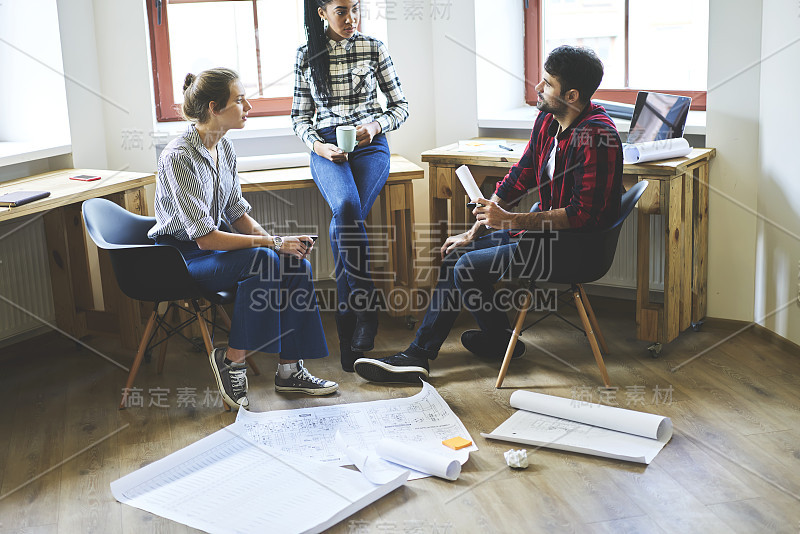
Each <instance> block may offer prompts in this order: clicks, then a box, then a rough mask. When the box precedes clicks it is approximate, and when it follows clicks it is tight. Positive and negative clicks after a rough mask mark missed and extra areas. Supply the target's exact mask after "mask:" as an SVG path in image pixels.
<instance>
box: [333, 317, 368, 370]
mask: <svg viewBox="0 0 800 534" xmlns="http://www.w3.org/2000/svg"><path fill="white" fill-rule="evenodd" d="M334 317H336V332H337V333H338V334H339V358H340V361H341V362H342V369H344V370H345V371H347V372H348V373H352V372H353V362H354V361H356V360H357V359H359V358H361V357H363V356H364V355H363V354H362V353H361V352H356V351H353V350H352V349H351V348H350V344H351V343H352V339H353V331H354V330H355V328H356V314H355V313H352V312H350V313H339V312H336V313H334Z"/></svg>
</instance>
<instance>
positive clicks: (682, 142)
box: [622, 137, 692, 164]
mask: <svg viewBox="0 0 800 534" xmlns="http://www.w3.org/2000/svg"><path fill="white" fill-rule="evenodd" d="M691 151H692V147H691V146H689V141H687V140H686V139H684V138H683V137H678V138H677V139H662V140H660V141H648V142H646V143H633V144H630V145H625V146H624V147H623V148H622V156H623V160H624V162H625V163H629V164H630V163H644V162H646V161H655V160H659V159H670V158H680V157H683V156H685V155H687V154H688V153H689V152H691Z"/></svg>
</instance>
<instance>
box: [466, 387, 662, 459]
mask: <svg viewBox="0 0 800 534" xmlns="http://www.w3.org/2000/svg"><path fill="white" fill-rule="evenodd" d="M510 402H511V406H513V407H514V408H518V409H519V411H517V412H516V413H515V414H514V415H512V416H511V417H509V418H508V419H507V420H506V421H505V422H504V423H503V424H501V425H500V426H498V427H497V428H496V429H494V431H492V432H491V433H489V434H484V433H482V434H481V435H482V436H483V437H485V438H491V439H498V440H502V441H510V442H513V443H525V444H527V445H534V446H537V447H547V448H550V449H559V450H563V451H571V452H581V453H586V454H593V455H595V456H603V457H605V458H616V459H617V460H626V461H629V462H638V463H643V464H649V463H650V462H652V461H653V458H655V456H656V454H658V453H659V451H660V450H661V449H662V448H663V447H664V445H665V444H666V443H667V442H668V441H669V440H670V438H671V437H672V421H671V420H670V419H669V417H663V416H660V415H654V414H649V413H644V412H637V411H634V410H625V409H623V408H615V407H613V406H606V405H603V404H594V403H591V402H581V401H578V400H573V399H565V398H562V397H554V396H552V395H543V394H541V393H533V392H530V391H515V392H514V393H513V394H512V395H511V401H510Z"/></svg>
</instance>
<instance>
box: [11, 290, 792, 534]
mask: <svg viewBox="0 0 800 534" xmlns="http://www.w3.org/2000/svg"><path fill="white" fill-rule="evenodd" d="M593 304H594V307H595V311H596V312H597V315H598V318H599V321H600V324H601V326H602V327H603V331H604V333H605V335H606V338H607V341H608V343H609V345H610V349H611V352H612V354H611V355H610V356H609V357H607V359H606V362H607V365H608V370H609V374H610V376H611V380H612V382H613V384H614V385H615V386H616V387H618V390H617V393H616V402H617V403H618V404H619V405H620V406H622V407H628V408H635V409H640V410H646V411H649V412H653V413H657V414H663V415H667V416H669V417H671V418H672V420H673V423H674V427H675V434H674V436H673V438H672V441H671V442H669V443H668V444H667V446H666V447H665V448H664V450H663V451H662V452H661V453H660V454H659V455H658V456H657V457H656V459H655V460H654V461H653V463H652V464H651V465H649V466H647V467H645V466H642V465H638V464H631V463H625V462H619V461H611V460H606V459H602V458H596V457H592V456H585V455H579V454H570V453H562V452H558V451H553V450H547V449H541V450H538V451H536V452H534V453H533V454H532V455H531V458H530V460H531V466H530V467H529V468H528V469H527V470H521V471H512V470H511V469H509V468H507V467H505V462H504V459H503V452H504V451H506V450H508V449H509V448H511V446H510V445H509V444H506V443H501V442H492V441H488V440H485V439H483V438H481V436H480V433H481V432H488V431H491V430H492V429H494V428H495V427H496V426H497V425H498V424H500V423H501V422H502V421H504V420H505V419H506V418H507V417H508V416H509V415H510V414H511V413H512V410H511V409H510V407H509V405H508V398H509V396H510V395H511V393H512V392H513V391H514V390H515V389H518V388H519V389H529V390H531V391H538V392H542V393H548V394H552V395H559V396H563V397H567V398H569V397H572V396H574V395H576V394H578V393H580V394H583V395H587V394H588V395H591V396H592V398H593V399H594V400H595V401H597V400H599V398H600V397H599V392H598V389H597V388H598V387H599V386H601V385H602V382H601V381H600V377H599V373H598V371H597V368H596V366H595V364H594V360H593V358H592V355H591V352H590V350H589V346H588V343H587V342H586V340H585V338H584V337H583V335H582V334H581V333H580V332H577V331H575V330H573V329H572V328H571V327H569V326H567V325H566V324H564V323H561V322H560V321H558V320H556V319H548V320H547V321H546V322H544V323H542V324H541V325H539V326H538V327H537V328H536V329H535V331H528V332H527V333H526V334H525V335H524V336H523V339H526V340H528V342H529V343H528V345H529V346H528V352H527V354H526V355H525V357H524V358H523V359H522V360H515V361H513V362H512V364H511V369H510V371H509V374H508V377H507V378H506V381H505V385H504V388H503V389H501V390H495V389H494V381H495V377H496V374H497V369H498V367H499V364H498V363H496V362H487V361H482V360H479V359H476V358H475V357H472V356H470V355H468V354H466V353H465V351H464V350H463V349H462V348H461V346H460V344H459V342H458V339H459V338H458V336H459V334H460V332H461V331H462V330H463V329H464V328H466V327H469V325H470V318H469V317H466V316H462V318H461V319H460V320H459V323H458V324H457V325H456V328H455V329H454V331H453V335H451V337H450V339H449V340H448V342H447V344H446V345H445V346H444V347H443V350H442V354H441V356H440V357H439V359H437V360H436V361H434V362H433V368H432V376H431V384H432V385H433V386H434V387H436V388H437V390H438V391H439V393H441V395H442V396H443V397H444V399H445V400H446V401H447V402H448V403H449V404H450V406H451V407H452V409H453V410H454V411H455V413H456V414H457V415H458V416H459V417H461V419H462V421H463V422H464V424H465V425H466V427H467V428H468V429H469V431H470V432H471V433H472V437H473V439H474V440H475V442H476V444H477V445H478V447H479V449H480V450H479V451H477V452H475V453H473V454H472V455H471V457H470V460H469V461H468V462H467V464H466V465H465V466H464V469H463V471H462V475H461V477H460V478H459V480H458V481H456V482H446V481H443V480H439V479H432V478H429V479H423V480H418V481H412V482H409V483H408V484H407V485H406V486H405V487H403V488H400V489H399V490H397V491H395V492H393V493H392V494H390V495H389V496H387V497H385V498H383V499H382V500H380V501H379V502H377V503H375V504H374V505H372V506H369V507H368V508H366V509H364V510H362V511H361V512H360V513H359V514H357V515H355V516H352V517H350V518H348V519H347V520H345V521H343V522H342V523H340V524H339V525H337V526H336V527H334V528H333V529H331V532H337V533H346V532H358V533H385V532H400V533H403V532H414V533H420V534H422V533H424V534H428V533H440V534H441V533H447V534H456V533H463V532H498V533H500V532H509V533H512V532H513V533H516V532H526V533H527V532H598V533H599V532H608V533H611V532H615V533H616V532H681V533H683V532H791V533H796V532H798V530H799V529H800V428H798V427H799V426H800V425H798V423H800V394H798V392H799V391H800V353H798V351H797V350H793V349H792V348H787V347H786V346H778V345H775V344H771V343H769V342H767V341H765V340H764V338H762V337H761V336H759V335H757V334H756V333H754V332H753V331H752V329H747V330H745V331H744V332H742V333H740V334H738V335H736V336H734V337H732V338H731V339H729V340H727V341H724V342H722V341H723V340H725V339H726V338H727V337H729V336H730V335H731V334H733V333H734V332H736V331H737V330H738V329H739V328H740V327H741V326H742V325H735V324H730V323H724V322H713V321H710V322H708V323H706V325H705V326H704V327H703V329H702V331H700V332H692V331H688V332H685V333H683V334H682V335H681V336H680V337H679V338H678V339H677V340H676V341H674V342H673V343H671V344H669V345H667V346H666V347H665V348H664V351H663V353H662V357H661V358H660V359H651V358H650V356H649V353H648V352H647V350H646V347H647V345H648V344H647V343H645V342H642V341H637V340H636V339H635V325H634V320H633V303H631V302H624V301H615V300H610V299H601V298H594V299H593ZM324 319H325V325H326V333H327V334H328V339H329V341H335V337H334V336H335V330H334V327H333V324H332V317H325V318H324ZM411 338H412V332H410V331H409V330H407V329H406V328H405V325H403V324H402V323H401V322H400V321H398V320H392V319H389V318H386V319H384V320H383V321H382V324H381V331H380V334H379V339H378V341H377V344H378V346H377V347H376V351H375V353H376V354H381V355H383V354H388V353H392V352H395V351H397V350H400V349H403V348H405V347H406V346H407V345H408V342H409V341H410V340H411ZM531 341H532V342H534V343H536V344H538V345H540V346H541V347H542V348H544V349H546V351H547V353H546V352H543V351H542V350H537V349H535V348H533V347H531V346H530V342H531ZM88 343H89V344H90V345H91V346H92V347H94V348H95V349H96V350H97V351H98V352H99V353H100V354H102V355H103V356H107V357H108V358H111V359H113V360H118V361H119V362H121V363H122V364H124V365H126V366H127V365H130V362H131V359H132V354H131V353H130V352H129V351H126V350H122V349H120V348H119V347H118V343H117V342H115V341H114V340H113V339H102V338H91V339H89V340H88ZM548 353H551V354H554V355H556V356H558V357H559V358H562V359H563V360H565V361H567V362H569V363H570V364H571V365H573V366H576V367H577V368H579V369H580V372H576V371H574V370H573V369H571V368H570V367H569V366H567V365H565V364H563V363H561V362H559V361H557V360H556V359H554V358H553V357H551V356H549V355H548ZM700 353H702V355H701V356H700V357H698V358H696V359H695V360H694V361H692V362H691V363H688V364H686V365H685V366H683V367H681V368H680V369H679V370H677V371H676V372H671V369H673V368H674V367H675V366H676V365H679V364H681V363H682V362H685V361H686V360H688V359H690V358H692V357H693V356H695V355H697V354H700ZM335 358H336V357H331V358H328V359H326V361H322V362H311V363H309V367H310V369H311V370H312V371H313V372H314V373H315V374H317V375H318V376H322V377H325V378H332V379H334V380H337V381H339V383H340V384H341V389H340V392H339V393H338V394H336V395H334V396H332V397H329V398H309V397H305V396H296V395H279V394H276V393H275V391H274V389H273V385H272V376H273V373H274V362H275V360H274V356H268V355H261V356H258V361H259V362H260V364H261V367H262V371H264V374H263V375H262V376H260V377H253V376H252V375H251V377H250V391H251V394H250V400H251V408H252V409H253V410H255V411H265V410H278V409H285V408H292V407H300V406H319V405H326V404H336V403H344V402H359V401H367V400H375V399H383V398H388V397H402V396H408V395H412V394H414V393H415V392H416V391H417V390H418V388H416V387H411V386H408V387H394V386H379V385H372V384H368V383H366V382H364V381H363V380H361V379H360V378H358V377H357V376H355V375H352V374H346V373H343V372H342V371H341V370H340V369H337V368H338V361H337V360H336V359H335ZM155 367H156V365H155V362H153V363H151V364H149V365H144V366H143V368H142V370H141V371H140V374H139V377H138V379H137V382H136V385H137V386H138V387H141V388H142V389H143V400H144V405H145V406H144V407H143V408H130V409H128V410H124V411H118V410H117V408H116V406H117V403H118V401H119V395H120V391H121V388H122V386H123V384H124V381H125V376H126V373H125V372H124V371H122V370H121V369H119V368H118V367H116V366H115V365H112V364H111V363H109V361H107V360H105V359H104V358H102V357H101V356H100V355H98V354H96V353H95V352H93V351H91V350H88V349H85V348H83V349H80V350H78V349H77V348H76V346H75V345H74V344H73V343H72V342H71V341H69V340H67V339H65V338H63V337H60V336H58V335H57V334H50V335H46V336H41V337H39V338H36V339H34V340H31V341H27V342H24V343H20V344H18V345H16V346H14V347H11V348H6V349H3V351H2V356H1V357H0V405H2V406H3V407H4V410H3V415H2V417H0V460H2V461H0V533H2V534H5V533H10V532H26V533H42V534H43V533H55V532H61V533H73V532H75V533H90V532H102V533H113V532H165V533H166V532H187V531H191V529H189V528H187V527H184V526H183V525H179V524H176V523H173V522H171V521H168V520H165V519H163V518H160V517H157V516H153V515H151V514H149V513H146V512H142V511H140V510H137V509H134V508H132V507H129V506H124V505H121V504H119V503H117V502H116V501H115V500H114V498H113V497H112V495H111V491H110V490H109V483H110V482H112V481H113V480H115V479H117V478H119V477H121V476H123V475H126V474H128V473H130V472H132V471H134V470H136V469H137V468H139V467H141V466H144V465H146V464H148V463H150V462H152V461H154V460H157V459H160V458H162V457H164V456H166V455H168V454H170V453H171V452H173V451H176V450H178V449H180V448H182V447H184V446H186V445H188V444H190V443H192V442H194V441H196V440H198V439H200V438H202V437H204V436H206V435H208V434H210V433H211V432H214V431H216V430H218V429H220V428H222V427H223V426H226V425H228V424H230V423H231V422H233V420H234V415H232V414H230V413H223V412H222V411H221V410H220V409H219V408H215V407H212V406H204V405H203V398H204V395H203V392H204V391H205V389H206V388H212V389H213V388H214V385H213V382H212V377H211V374H210V371H209V369H208V366H207V363H206V361H205V359H204V357H203V356H202V355H201V354H198V353H196V352H192V350H190V349H189V347H188V344H183V343H178V342H176V343H174V344H173V345H171V348H170V350H169V353H168V357H167V364H166V369H165V372H164V374H163V375H158V374H157V373H156V369H155ZM157 388H161V391H168V394H167V397H166V399H165V400H164V403H163V404H164V405H166V406H168V407H164V408H160V407H157V406H148V404H149V403H151V402H154V403H155V404H158V403H159V395H158V393H159V391H160V390H159V389H157ZM178 388H195V390H194V391H196V394H197V397H196V398H195V400H196V404H197V406H196V407H194V408H192V407H187V406H186V405H185V403H183V404H182V405H180V406H179V405H178V404H179V403H178V402H177V398H176V397H177V393H178ZM656 388H658V394H656ZM187 391H191V390H187ZM642 391H643V392H644V396H643V399H642V397H641V392H642ZM637 394H638V398H639V400H640V401H643V402H644V404H643V405H642V404H639V403H637V402H635V401H636V400H637ZM515 448H521V447H515ZM226 489H227V490H231V491H235V482H234V483H232V484H231V486H230V487H229V488H226ZM222 491H223V488H222V487H221V488H220V510H221V513H236V506H237V503H236V501H235V500H232V499H228V498H226V497H224V496H223V493H222ZM313 505H314V504H313V503H308V506H309V507H311V506H313Z"/></svg>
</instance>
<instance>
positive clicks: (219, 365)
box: [208, 349, 250, 410]
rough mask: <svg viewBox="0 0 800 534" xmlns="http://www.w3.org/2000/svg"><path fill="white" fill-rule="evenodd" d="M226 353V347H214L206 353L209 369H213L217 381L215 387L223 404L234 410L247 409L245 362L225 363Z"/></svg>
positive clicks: (248, 403)
mask: <svg viewBox="0 0 800 534" xmlns="http://www.w3.org/2000/svg"><path fill="white" fill-rule="evenodd" d="M227 353H228V349H214V350H213V351H212V352H211V354H209V355H208V361H209V363H211V370H212V371H214V378H215V379H216V381H217V389H219V393H220V395H222V400H224V401H225V404H227V405H228V406H230V407H231V408H233V409H234V410H238V409H239V408H245V409H247V408H248V407H249V406H250V402H249V401H248V400H247V364H245V363H241V364H238V363H233V362H231V364H226V363H225V356H226V355H227Z"/></svg>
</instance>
